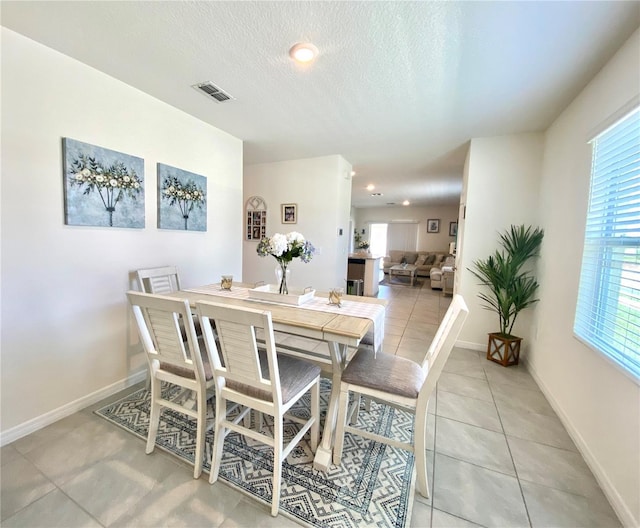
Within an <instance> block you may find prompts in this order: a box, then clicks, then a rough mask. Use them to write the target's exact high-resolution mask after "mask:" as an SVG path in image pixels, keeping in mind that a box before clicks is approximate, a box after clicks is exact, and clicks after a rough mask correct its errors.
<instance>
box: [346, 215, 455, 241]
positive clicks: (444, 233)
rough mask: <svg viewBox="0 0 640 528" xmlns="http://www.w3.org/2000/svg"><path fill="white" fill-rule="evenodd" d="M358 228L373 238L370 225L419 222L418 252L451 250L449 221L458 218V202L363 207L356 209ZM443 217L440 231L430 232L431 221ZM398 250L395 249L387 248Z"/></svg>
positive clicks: (367, 237)
mask: <svg viewBox="0 0 640 528" xmlns="http://www.w3.org/2000/svg"><path fill="white" fill-rule="evenodd" d="M353 215H354V221H355V228H356V229H358V232H361V230H362V229H364V230H365V234H364V235H362V236H363V238H364V239H366V240H368V239H369V224H372V223H388V222H394V221H395V222H398V221H411V222H418V223H419V225H418V251H449V242H453V241H454V240H455V237H451V236H449V224H450V223H451V222H456V221H457V220H458V205H433V206H414V205H409V206H388V207H359V208H355V209H354V213H353ZM431 218H435V219H439V220H440V232H439V233H427V220H428V219H431ZM387 249H394V248H391V247H390V248H387Z"/></svg>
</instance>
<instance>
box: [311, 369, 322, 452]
mask: <svg viewBox="0 0 640 528" xmlns="http://www.w3.org/2000/svg"><path fill="white" fill-rule="evenodd" d="M311 416H312V418H313V419H314V422H313V425H312V426H311V451H313V452H314V453H315V452H316V450H317V449H318V438H319V435H320V382H319V381H318V382H317V383H315V384H314V386H313V387H311Z"/></svg>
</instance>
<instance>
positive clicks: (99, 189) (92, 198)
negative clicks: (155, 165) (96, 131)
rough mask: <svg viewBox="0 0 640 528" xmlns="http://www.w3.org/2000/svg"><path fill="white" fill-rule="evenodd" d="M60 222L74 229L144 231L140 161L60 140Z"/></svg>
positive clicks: (119, 153) (80, 142)
mask: <svg viewBox="0 0 640 528" xmlns="http://www.w3.org/2000/svg"><path fill="white" fill-rule="evenodd" d="M62 153H63V155H62V158H63V163H64V167H63V171H64V222H65V224H67V225H74V226H96V227H130V228H143V227H144V222H145V219H144V185H143V181H144V160H143V159H142V158H138V157H136V156H131V155H129V154H124V153H122V152H117V151H115V150H110V149H107V148H103V147H98V146H96V145H91V144H90V143H83V142H82V141H76V140H75V139H71V138H62Z"/></svg>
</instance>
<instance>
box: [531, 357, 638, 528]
mask: <svg viewBox="0 0 640 528" xmlns="http://www.w3.org/2000/svg"><path fill="white" fill-rule="evenodd" d="M522 359H523V358H522V357H521V363H524V366H525V368H526V369H527V371H528V372H529V374H531V376H532V377H533V379H534V380H535V381H536V383H537V384H538V387H540V390H541V391H542V392H543V394H544V395H545V396H546V398H547V400H549V404H550V405H551V407H552V408H553V410H554V411H555V412H556V414H557V415H558V418H560V421H561V422H562V425H564V427H565V429H566V430H567V433H569V436H570V437H571V439H572V440H573V442H574V443H575V444H576V447H577V448H578V451H580V454H581V455H582V457H583V458H584V460H585V462H586V463H587V466H589V469H591V472H592V473H593V476H594V477H595V479H596V480H597V481H598V484H599V485H600V488H601V489H602V491H603V493H604V494H605V496H606V497H607V499H608V500H609V504H611V507H612V508H613V510H614V511H615V512H616V514H617V515H618V517H619V519H620V522H622V524H623V525H624V526H625V527H628V528H636V527H638V526H640V519H636V518H634V515H633V512H632V511H631V510H630V509H629V507H628V506H627V505H626V504H625V502H624V500H623V499H622V497H621V496H620V494H619V493H618V491H617V490H616V488H615V487H614V486H613V484H612V483H611V480H610V479H609V477H608V476H607V474H606V472H605V471H604V469H603V468H602V466H601V465H600V463H599V462H598V460H597V459H596V457H595V456H594V455H593V453H592V452H591V450H590V449H589V445H588V444H587V442H586V441H585V440H584V438H583V437H582V435H581V434H580V432H579V431H578V430H577V429H576V428H575V427H574V425H573V423H572V422H571V419H570V418H569V416H567V414H566V413H565V412H564V411H563V410H562V407H560V405H559V404H558V402H557V401H556V399H555V398H554V397H553V393H551V391H550V390H549V389H548V387H547V386H546V385H545V384H544V382H543V381H542V379H541V378H540V376H538V373H537V372H536V371H535V369H534V368H533V366H532V365H531V364H530V363H529V362H527V361H526V360H524V361H522Z"/></svg>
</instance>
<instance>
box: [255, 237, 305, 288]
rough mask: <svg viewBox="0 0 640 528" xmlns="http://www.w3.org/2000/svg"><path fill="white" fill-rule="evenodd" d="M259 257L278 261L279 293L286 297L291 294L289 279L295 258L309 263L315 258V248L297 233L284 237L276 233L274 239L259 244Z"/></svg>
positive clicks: (270, 238)
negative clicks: (290, 265)
mask: <svg viewBox="0 0 640 528" xmlns="http://www.w3.org/2000/svg"><path fill="white" fill-rule="evenodd" d="M256 251H257V252H258V255H260V256H261V257H266V256H267V255H271V256H272V257H273V258H275V259H276V260H277V261H278V266H277V267H276V277H277V279H278V283H279V288H278V293H280V294H281V295H286V294H288V293H289V288H288V287H287V279H288V275H287V274H288V272H289V269H288V268H289V264H290V263H291V261H292V260H293V259H294V258H299V259H300V260H301V261H302V262H305V263H306V262H309V261H310V260H311V259H312V258H313V253H314V252H315V248H314V247H313V244H312V243H311V242H309V241H308V240H305V238H304V237H303V236H302V235H301V234H300V233H297V232H295V231H291V233H287V234H286V235H283V234H282V233H276V234H275V235H273V236H272V237H265V238H263V239H262V240H261V241H260V242H258V247H257V249H256Z"/></svg>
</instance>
